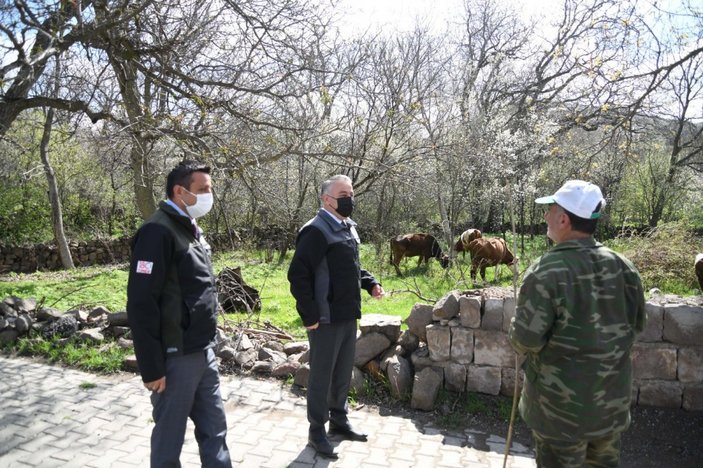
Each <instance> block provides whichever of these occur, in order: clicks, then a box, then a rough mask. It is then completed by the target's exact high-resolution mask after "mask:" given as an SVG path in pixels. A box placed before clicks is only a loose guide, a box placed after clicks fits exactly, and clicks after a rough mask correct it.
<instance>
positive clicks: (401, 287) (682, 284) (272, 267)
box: [0, 233, 698, 337]
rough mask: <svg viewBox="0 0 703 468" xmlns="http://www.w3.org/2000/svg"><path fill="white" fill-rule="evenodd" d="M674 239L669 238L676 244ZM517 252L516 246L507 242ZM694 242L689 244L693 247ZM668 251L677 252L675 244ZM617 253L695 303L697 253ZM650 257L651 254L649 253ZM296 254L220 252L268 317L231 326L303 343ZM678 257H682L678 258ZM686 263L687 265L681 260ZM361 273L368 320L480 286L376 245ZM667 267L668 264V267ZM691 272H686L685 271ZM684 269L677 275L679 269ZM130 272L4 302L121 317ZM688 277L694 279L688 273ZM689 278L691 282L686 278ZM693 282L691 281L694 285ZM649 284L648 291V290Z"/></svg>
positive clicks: (15, 287)
mask: <svg viewBox="0 0 703 468" xmlns="http://www.w3.org/2000/svg"><path fill="white" fill-rule="evenodd" d="M674 235H676V234H675V233H667V234H666V236H663V237H665V238H666V239H670V238H671V236H674ZM507 240H508V244H509V245H510V247H511V249H512V246H513V243H512V239H511V237H510V236H508V239H507ZM682 242H683V241H682ZM688 242H690V240H689V241H688ZM669 244H672V243H671V242H669ZM609 245H611V246H612V247H613V248H615V249H616V250H619V251H624V252H625V253H626V254H629V255H631V256H632V257H635V258H637V259H639V260H640V261H643V262H650V263H652V268H643V267H642V266H641V265H638V266H639V267H640V270H641V272H642V276H643V277H644V278H645V288H646V289H649V288H650V287H654V286H656V287H659V288H660V289H661V290H662V291H663V292H665V293H673V294H681V295H691V294H696V293H698V291H697V289H696V288H695V278H694V274H693V268H692V261H691V264H690V265H688V263H689V262H688V259H687V257H686V255H688V252H690V251H691V250H692V249H694V247H692V246H691V245H688V246H685V245H683V246H682V247H680V250H681V251H685V252H686V253H685V254H684V253H681V252H678V253H677V252H670V253H667V254H666V255H661V252H662V249H663V247H661V246H658V245H657V243H656V238H654V239H620V240H617V241H614V242H610V243H609ZM545 249H546V242H545V238H544V237H543V236H540V237H536V238H533V239H529V238H526V239H525V250H524V251H521V250H520V244H518V251H517V256H518V257H520V262H519V265H518V272H519V275H518V278H517V282H518V284H519V282H520V280H521V275H522V274H523V273H524V271H525V269H526V268H527V267H528V266H529V264H530V263H531V262H532V261H533V260H534V259H535V258H537V257H538V256H539V255H541V254H542V253H543V252H544V251H545ZM643 252H645V253H643ZM646 252H657V253H658V255H657V256H656V258H664V259H667V261H670V262H671V261H676V262H677V263H676V266H667V265H666V264H662V263H661V261H660V262H659V263H656V262H655V260H654V259H652V258H650V257H652V255H649V256H648V255H647V254H646ZM291 255H292V252H289V253H288V254H287V256H286V257H285V258H283V259H282V260H280V261H278V260H276V261H273V262H267V261H266V260H265V259H266V258H267V257H270V255H269V254H268V253H267V252H264V251H257V250H239V251H234V252H221V253H218V254H216V255H215V257H214V265H215V272H216V273H218V272H219V271H220V270H222V269H223V268H225V267H232V268H233V267H238V266H239V267H241V270H242V275H243V278H244V280H245V281H246V282H247V284H249V285H251V286H253V287H254V288H257V289H258V290H259V293H260V296H261V301H262V309H261V310H260V311H257V312H255V313H254V314H253V315H252V316H246V315H245V314H228V319H229V320H234V321H236V322H241V321H249V322H251V323H252V324H253V325H256V324H257V323H259V324H261V323H264V322H265V321H269V322H270V323H272V324H274V325H276V326H278V327H280V328H282V329H284V330H286V331H288V332H289V333H290V334H292V335H293V336H297V337H303V336H304V332H303V328H302V324H301V322H300V319H299V317H298V314H297V312H296V310H295V301H294V300H293V298H292V297H291V295H290V292H289V285H288V281H287V279H286V273H287V269H288V264H289V263H290V258H291ZM677 255H678V256H677ZM679 257H681V258H679ZM361 260H362V266H363V267H364V268H366V269H367V270H369V271H371V272H372V273H373V274H374V275H375V276H376V278H377V279H378V280H379V281H381V283H382V284H383V286H384V288H385V291H386V297H385V298H384V299H382V300H380V301H379V300H375V299H373V298H371V297H370V296H369V295H368V294H366V293H363V294H362V298H363V305H362V308H363V313H365V314H388V315H398V316H401V317H403V318H405V317H406V316H407V315H408V314H409V313H410V310H411V308H412V306H413V304H415V303H416V302H425V303H432V302H433V301H435V300H437V299H439V298H440V297H442V296H443V295H444V294H445V293H446V292H447V291H450V290H452V289H459V290H465V289H472V288H474V287H477V286H481V284H480V283H479V284H474V283H473V282H472V281H471V279H470V278H469V269H470V259H469V257H468V256H466V257H465V258H464V257H462V255H461V254H460V255H459V257H458V258H457V259H456V261H455V263H454V264H453V265H451V266H450V267H449V268H448V269H446V270H443V269H442V268H441V267H440V265H439V263H438V262H437V261H436V260H434V259H430V262H429V265H427V266H425V265H422V266H418V265H417V258H410V259H405V260H403V262H402V263H401V271H402V272H403V276H402V277H398V276H397V275H396V273H395V270H394V269H393V267H392V266H391V265H390V264H389V262H388V249H387V248H386V246H382V248H381V250H380V252H376V251H375V249H374V248H373V246H371V245H362V249H361ZM662 261H663V260H662ZM687 265H688V266H687ZM677 268H678V269H677ZM126 269H127V265H116V266H115V265H113V266H108V267H88V268H78V269H76V270H74V271H61V272H37V273H32V274H10V275H6V276H4V277H2V278H0V280H1V282H0V299H2V298H5V297H7V296H18V297H22V298H28V297H34V298H35V299H37V300H38V301H41V303H42V304H43V305H44V306H46V307H54V308H57V309H59V310H64V311H66V310H71V309H75V308H92V307H94V306H97V305H103V306H105V307H107V308H108V309H110V310H111V311H121V310H124V309H125V305H126V284H127V270H126ZM689 270H690V271H689ZM495 271H496V269H495V268H488V270H487V280H488V282H489V283H491V284H497V285H501V286H506V287H511V286H512V284H513V278H512V273H511V270H510V268H508V267H507V266H502V268H501V269H500V276H499V278H498V280H497V281H495V278H494V277H493V275H494V273H495ZM687 275H688V276H687ZM689 276H690V277H689ZM648 283H649V284H648Z"/></svg>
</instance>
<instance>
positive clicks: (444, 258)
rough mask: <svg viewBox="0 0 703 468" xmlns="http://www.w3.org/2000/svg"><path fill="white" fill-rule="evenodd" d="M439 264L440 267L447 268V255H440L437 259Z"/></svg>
mask: <svg viewBox="0 0 703 468" xmlns="http://www.w3.org/2000/svg"><path fill="white" fill-rule="evenodd" d="M439 264H440V265H442V268H447V267H448V266H449V255H442V257H441V258H440V259H439Z"/></svg>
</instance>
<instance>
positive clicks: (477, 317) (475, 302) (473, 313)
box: [459, 296, 481, 328]
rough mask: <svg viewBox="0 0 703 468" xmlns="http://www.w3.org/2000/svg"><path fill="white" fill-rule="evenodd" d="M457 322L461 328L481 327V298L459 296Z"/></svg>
mask: <svg viewBox="0 0 703 468" xmlns="http://www.w3.org/2000/svg"><path fill="white" fill-rule="evenodd" d="M459 320H461V326H462V327H468V328H479V327H480V326H481V298H480V297H477V296H461V297H460V298H459Z"/></svg>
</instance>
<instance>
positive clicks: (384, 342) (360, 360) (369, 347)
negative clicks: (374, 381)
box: [354, 332, 391, 367]
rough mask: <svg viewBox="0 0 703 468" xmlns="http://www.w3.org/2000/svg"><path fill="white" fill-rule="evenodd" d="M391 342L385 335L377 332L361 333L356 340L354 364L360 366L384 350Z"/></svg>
mask: <svg viewBox="0 0 703 468" xmlns="http://www.w3.org/2000/svg"><path fill="white" fill-rule="evenodd" d="M390 344H391V340H389V339H388V337H387V336H386V335H383V334H381V333H377V332H370V333H366V334H364V335H361V337H359V339H358V340H356V352H355V353H354V365H355V366H357V367H362V366H363V365H364V364H366V363H367V362H369V361H370V360H371V359H373V358H375V357H376V356H378V355H380V354H381V353H382V352H384V351H385V350H386V349H387V348H388V347H389V346H390Z"/></svg>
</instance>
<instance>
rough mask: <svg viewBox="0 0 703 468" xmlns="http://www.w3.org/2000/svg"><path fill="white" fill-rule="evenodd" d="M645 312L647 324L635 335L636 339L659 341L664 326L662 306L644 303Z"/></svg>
mask: <svg viewBox="0 0 703 468" xmlns="http://www.w3.org/2000/svg"><path fill="white" fill-rule="evenodd" d="M644 311H645V313H646V314H647V324H646V325H645V327H644V330H642V333H640V334H638V335H637V340H638V341H661V340H662V330H663V326H664V307H663V306H661V305H659V304H654V303H652V302H647V303H646V304H645V305H644Z"/></svg>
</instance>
